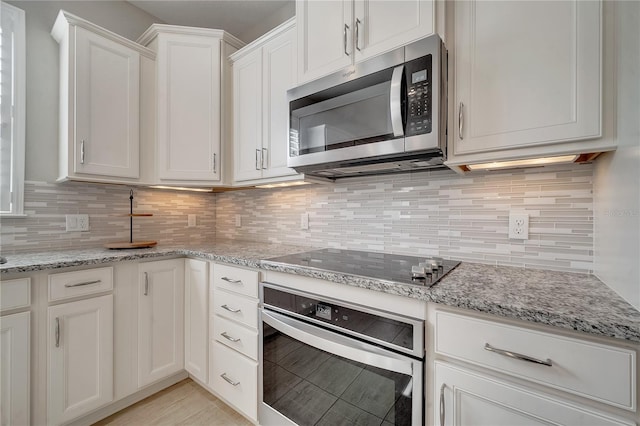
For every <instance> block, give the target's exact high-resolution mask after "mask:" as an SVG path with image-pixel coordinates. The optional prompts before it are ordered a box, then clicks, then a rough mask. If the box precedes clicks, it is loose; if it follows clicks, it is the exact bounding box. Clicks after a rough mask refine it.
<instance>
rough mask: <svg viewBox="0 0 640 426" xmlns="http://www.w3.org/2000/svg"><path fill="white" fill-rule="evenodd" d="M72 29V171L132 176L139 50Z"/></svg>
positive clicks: (136, 142) (136, 171) (135, 168)
mask: <svg viewBox="0 0 640 426" xmlns="http://www.w3.org/2000/svg"><path fill="white" fill-rule="evenodd" d="M75 31H76V69H75V78H76V81H75V120H76V121H75V139H74V140H75V147H74V165H75V168H74V172H75V173H85V174H91V175H104V176H115V177H127V178H137V177H139V163H140V162H139V146H140V141H139V116H140V110H139V108H140V88H139V84H140V54H139V53H138V52H136V51H134V50H132V49H129V48H128V47H126V46H123V45H121V44H118V43H116V42H114V41H112V40H108V39H105V38H103V37H101V36H99V35H96V34H93V33H91V32H89V31H87V30H85V29H83V28H76V30H75ZM69 90H72V89H71V88H69Z"/></svg>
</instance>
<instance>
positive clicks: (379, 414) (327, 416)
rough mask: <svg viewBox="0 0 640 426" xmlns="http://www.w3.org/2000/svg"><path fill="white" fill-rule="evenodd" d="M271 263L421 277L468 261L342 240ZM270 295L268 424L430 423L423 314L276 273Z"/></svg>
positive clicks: (266, 291)
mask: <svg viewBox="0 0 640 426" xmlns="http://www.w3.org/2000/svg"><path fill="white" fill-rule="evenodd" d="M263 262H266V263H270V264H277V265H297V266H303V267H305V268H310V269H318V270H323V271H333V272H339V273H343V274H350V275H354V276H358V277H362V278H375V279H379V280H384V281H390V282H395V283H400V284H410V285H420V286H424V285H432V284H433V283H435V282H436V281H437V280H438V279H439V278H441V277H443V276H444V275H445V274H446V273H448V272H449V271H450V270H452V269H453V268H455V266H457V264H458V263H459V262H454V261H443V260H442V259H437V258H436V259H429V260H427V259H424V258H416V257H410V256H400V255H388V254H383V253H368V252H360V251H352V250H338V249H324V250H316V251H311V252H306V253H299V254H294V255H290V256H283V257H279V258H274V259H270V260H267V261H263ZM420 264H423V265H422V266H421V265H420ZM426 265H428V269H429V274H427V271H426V269H427V266H426ZM414 267H417V268H420V271H419V272H420V273H421V274H422V275H424V276H420V277H414V275H415V272H412V269H413V268H414ZM427 275H429V278H427ZM427 280H429V282H427ZM260 300H261V310H260V314H261V324H262V327H261V330H260V340H261V345H260V359H261V363H260V377H261V378H262V383H261V386H260V391H259V394H260V401H261V403H260V405H259V408H258V420H259V422H260V424H262V425H265V426H269V425H277V426H284V425H316V424H318V425H332V424H342V423H343V421H344V420H345V419H352V420H353V419H354V418H358V419H359V422H362V424H383V423H384V424H394V425H422V424H423V420H424V400H423V398H424V397H423V395H424V387H423V380H424V379H423V378H424V356H425V347H424V321H423V320H422V319H418V318H410V317H407V316H403V315H399V314H395V313H390V312H385V311H381V310H377V309H372V308H370V307H366V306H362V305H358V304H355V303H351V302H345V301H342V300H338V299H334V298H329V297H326V296H319V295H316V294H311V293H308V292H303V291H300V290H298V289H294V288H290V287H287V286H283V285H279V284H278V283H272V282H262V283H261V284H260Z"/></svg>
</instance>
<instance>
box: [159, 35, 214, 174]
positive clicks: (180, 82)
mask: <svg viewBox="0 0 640 426" xmlns="http://www.w3.org/2000/svg"><path fill="white" fill-rule="evenodd" d="M157 64H158V86H157V87H158V92H157V99H158V139H157V144H158V158H157V161H158V163H157V165H158V177H159V179H160V180H162V179H166V180H184V181H210V182H215V181H219V180H220V72H221V71H220V40H219V39H217V38H211V37H200V36H192V35H182V34H168V35H166V34H162V35H160V36H159V44H158V57H157Z"/></svg>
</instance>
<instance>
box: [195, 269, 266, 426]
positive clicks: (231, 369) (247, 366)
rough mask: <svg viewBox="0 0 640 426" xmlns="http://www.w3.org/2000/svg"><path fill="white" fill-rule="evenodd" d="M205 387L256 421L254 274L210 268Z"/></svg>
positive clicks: (256, 341) (256, 355) (256, 370)
mask: <svg viewBox="0 0 640 426" xmlns="http://www.w3.org/2000/svg"><path fill="white" fill-rule="evenodd" d="M212 277H213V280H212V284H213V287H212V289H211V290H210V295H211V300H210V303H209V305H210V307H209V309H210V315H211V317H210V327H209V331H210V334H209V350H210V358H209V359H210V361H209V382H208V385H209V387H210V388H211V389H212V390H213V392H214V393H216V394H217V395H218V396H220V397H221V398H222V399H223V400H224V401H225V402H227V403H229V404H230V405H231V406H233V408H235V409H236V410H238V411H239V412H240V413H242V414H243V415H244V416H246V417H247V418H248V419H250V420H251V421H253V422H257V418H258V298H257V296H258V281H259V280H260V274H259V272H258V271H255V270H249V269H244V268H237V267H234V266H229V265H217V264H216V265H213V273H212Z"/></svg>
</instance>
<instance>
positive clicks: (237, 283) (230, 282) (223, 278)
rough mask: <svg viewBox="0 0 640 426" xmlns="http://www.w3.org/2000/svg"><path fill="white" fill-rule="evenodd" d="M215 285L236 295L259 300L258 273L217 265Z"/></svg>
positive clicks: (214, 276) (214, 273)
mask: <svg viewBox="0 0 640 426" xmlns="http://www.w3.org/2000/svg"><path fill="white" fill-rule="evenodd" d="M213 284H214V285H215V286H216V287H218V288H224V289H226V290H229V291H233V292H234V293H240V294H244V295H246V296H250V297H255V298H256V299H257V298H258V271H252V270H249V269H242V268H236V267H233V266H227V265H219V264H216V265H215V266H214V267H213Z"/></svg>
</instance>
